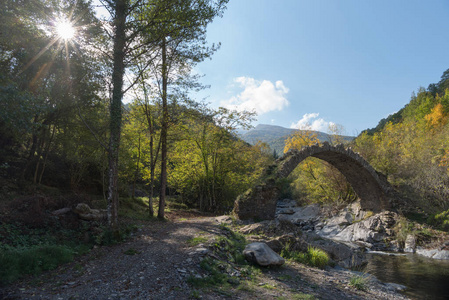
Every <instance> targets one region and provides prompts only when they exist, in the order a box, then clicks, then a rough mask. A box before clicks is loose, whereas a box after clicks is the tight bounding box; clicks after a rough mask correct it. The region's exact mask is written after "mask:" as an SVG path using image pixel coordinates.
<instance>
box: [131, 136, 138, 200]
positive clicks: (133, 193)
mask: <svg viewBox="0 0 449 300" xmlns="http://www.w3.org/2000/svg"><path fill="white" fill-rule="evenodd" d="M137 151H138V153H137V163H136V172H135V173H134V180H133V190H132V198H133V199H134V196H135V195H136V181H137V176H139V164H140V132H139V144H138V145H137Z"/></svg>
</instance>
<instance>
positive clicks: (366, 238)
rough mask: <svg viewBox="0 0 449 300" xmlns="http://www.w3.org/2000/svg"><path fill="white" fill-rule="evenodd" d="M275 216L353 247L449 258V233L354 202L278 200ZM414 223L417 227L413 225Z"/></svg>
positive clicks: (361, 249) (304, 230)
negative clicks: (329, 203) (299, 203)
mask: <svg viewBox="0 0 449 300" xmlns="http://www.w3.org/2000/svg"><path fill="white" fill-rule="evenodd" d="M276 219H277V220H278V221H282V222H289V223H292V224H295V225H296V226H298V227H299V228H300V229H301V230H302V231H303V232H305V233H306V234H307V235H312V236H315V235H317V236H320V237H322V238H324V239H327V240H331V241H334V242H336V243H344V244H345V245H347V246H348V247H352V248H353V249H354V251H362V252H363V251H365V250H368V251H392V252H406V253H407V252H409V253H417V254H419V255H423V256H426V257H430V258H434V259H444V260H448V259H449V237H448V236H447V235H444V234H441V233H434V232H433V231H432V230H430V229H429V228H426V227H424V226H422V225H415V224H413V223H410V222H408V221H407V220H406V219H405V218H403V217H401V216H400V215H398V214H397V213H395V212H392V211H383V212H381V213H378V214H373V213H372V212H370V211H365V210H362V209H361V207H360V203H359V202H354V203H352V204H350V205H348V206H346V207H344V208H342V209H341V210H338V211H336V210H334V209H332V208H330V207H321V206H319V205H318V204H314V205H309V206H304V207H298V206H297V204H296V202H295V201H294V200H288V199H285V200H283V201H279V202H278V204H277V211H276ZM414 226H416V228H412V227H414Z"/></svg>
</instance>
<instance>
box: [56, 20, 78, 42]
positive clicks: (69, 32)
mask: <svg viewBox="0 0 449 300" xmlns="http://www.w3.org/2000/svg"><path fill="white" fill-rule="evenodd" d="M56 32H57V33H58V36H59V37H60V38H61V39H63V40H70V39H71V38H73V37H74V35H75V28H73V25H72V23H70V22H69V21H67V20H63V21H61V22H59V23H58V24H56Z"/></svg>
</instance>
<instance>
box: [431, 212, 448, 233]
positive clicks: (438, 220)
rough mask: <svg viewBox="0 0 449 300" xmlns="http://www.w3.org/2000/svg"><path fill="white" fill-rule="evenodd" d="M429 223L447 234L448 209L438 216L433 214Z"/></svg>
mask: <svg viewBox="0 0 449 300" xmlns="http://www.w3.org/2000/svg"><path fill="white" fill-rule="evenodd" d="M430 222H431V224H434V225H435V226H437V227H438V228H439V229H441V230H444V231H448V232H449V209H448V210H446V211H443V212H441V213H439V214H435V215H434V216H433V217H432V218H431V220H430Z"/></svg>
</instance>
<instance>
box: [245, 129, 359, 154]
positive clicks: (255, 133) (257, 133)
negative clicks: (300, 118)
mask: <svg viewBox="0 0 449 300" xmlns="http://www.w3.org/2000/svg"><path fill="white" fill-rule="evenodd" d="M298 130H299V129H292V128H285V127H281V126H276V125H268V124H259V125H257V126H256V127H255V128H254V129H251V130H249V131H246V132H243V133H241V135H240V137H241V138H242V139H243V140H244V141H245V142H247V143H250V144H252V145H254V144H256V143H257V142H258V141H261V142H264V143H267V144H268V145H269V146H270V148H271V149H272V150H275V151H276V153H277V154H278V155H281V154H282V153H284V146H285V142H284V141H285V139H286V138H287V137H288V136H290V135H291V134H293V133H294V132H296V131H298ZM312 132H313V133H315V134H316V135H317V137H318V139H319V140H320V141H321V142H325V141H329V140H330V135H329V134H327V133H324V132H320V131H312ZM343 139H344V140H345V141H348V142H350V141H352V140H353V139H354V137H352V136H343Z"/></svg>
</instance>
